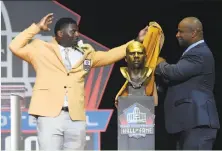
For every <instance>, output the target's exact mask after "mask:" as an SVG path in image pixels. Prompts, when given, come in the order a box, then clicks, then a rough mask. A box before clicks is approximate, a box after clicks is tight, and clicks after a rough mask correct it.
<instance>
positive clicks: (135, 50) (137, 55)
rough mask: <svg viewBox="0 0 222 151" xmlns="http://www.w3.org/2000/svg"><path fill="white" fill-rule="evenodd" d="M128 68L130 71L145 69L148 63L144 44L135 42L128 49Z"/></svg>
mask: <svg viewBox="0 0 222 151" xmlns="http://www.w3.org/2000/svg"><path fill="white" fill-rule="evenodd" d="M125 60H126V62H127V64H128V68H130V69H132V70H133V69H143V68H144V67H145V61H146V51H145V47H144V46H143V44H142V43H140V42H138V41H134V42H132V43H130V44H129V45H128V46H127V48H126V58H125Z"/></svg>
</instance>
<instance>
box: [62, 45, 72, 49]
mask: <svg viewBox="0 0 222 151" xmlns="http://www.w3.org/2000/svg"><path fill="white" fill-rule="evenodd" d="M59 48H60V50H65V49H69V50H74V49H73V48H72V47H63V46H61V45H59Z"/></svg>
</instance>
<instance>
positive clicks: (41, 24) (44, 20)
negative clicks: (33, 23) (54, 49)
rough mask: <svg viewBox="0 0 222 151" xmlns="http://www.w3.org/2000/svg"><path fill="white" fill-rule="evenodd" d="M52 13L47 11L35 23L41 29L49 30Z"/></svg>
mask: <svg viewBox="0 0 222 151" xmlns="http://www.w3.org/2000/svg"><path fill="white" fill-rule="evenodd" d="M52 19H53V13H49V14H48V15H46V16H45V17H43V18H42V19H41V20H40V22H39V23H38V24H37V26H39V28H40V29H41V30H42V31H50V28H49V27H48V26H49V25H50V24H51V23H52Z"/></svg>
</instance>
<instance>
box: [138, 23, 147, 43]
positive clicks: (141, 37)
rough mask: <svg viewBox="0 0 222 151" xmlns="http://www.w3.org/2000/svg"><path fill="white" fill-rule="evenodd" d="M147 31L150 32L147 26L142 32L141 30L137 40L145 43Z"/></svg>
mask: <svg viewBox="0 0 222 151" xmlns="http://www.w3.org/2000/svg"><path fill="white" fill-rule="evenodd" d="M147 30H148V26H146V27H145V28H143V29H142V30H140V32H139V34H138V37H137V40H138V41H139V42H143V40H144V38H145V35H146V32H147Z"/></svg>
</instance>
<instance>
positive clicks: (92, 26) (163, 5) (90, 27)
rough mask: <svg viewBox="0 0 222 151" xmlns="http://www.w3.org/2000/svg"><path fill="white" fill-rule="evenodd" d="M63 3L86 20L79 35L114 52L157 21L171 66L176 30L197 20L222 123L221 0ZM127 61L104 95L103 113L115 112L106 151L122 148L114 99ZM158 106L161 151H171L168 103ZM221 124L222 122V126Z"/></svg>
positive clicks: (174, 58)
mask: <svg viewBox="0 0 222 151" xmlns="http://www.w3.org/2000/svg"><path fill="white" fill-rule="evenodd" d="M59 2H60V3H61V4H63V5H65V6H66V7H68V8H70V9H71V10H73V11H75V12H76V13H78V14H79V15H80V16H81V20H80V25H79V26H80V32H81V33H83V34H84V35H87V36H88V37H90V38H92V39H94V40H95V41H97V42H99V43H101V44H103V45H105V46H107V47H109V48H113V47H115V46H118V45H121V44H123V43H125V42H127V41H129V40H131V39H134V38H135V37H136V36H137V34H138V32H139V31H140V29H142V28H144V27H145V26H146V25H147V24H148V23H149V22H150V21H156V22H158V23H159V24H160V25H161V27H162V29H163V31H164V34H165V43H164V46H163V49H162V52H161V56H162V57H164V58H166V59H167V61H168V62H170V63H176V62H177V60H178V59H179V57H180V55H181V53H182V51H180V49H179V47H178V43H177V40H176V37H175V35H176V32H177V25H178V23H179V21H180V20H181V19H183V18H184V17H188V16H195V17H198V18H199V19H200V20H201V22H202V23H203V26H204V35H205V41H206V43H207V44H208V45H209V47H210V48H211V50H212V52H213V54H214V57H215V61H216V84H215V98H216V103H217V108H218V112H219V116H220V121H222V119H221V117H222V114H221V112H222V102H221V100H222V93H221V90H222V89H221V88H222V77H221V76H222V72H221V65H222V57H221V54H222V53H221V51H222V44H221V33H222V32H221V27H222V2H220V0H192V1H191V0H181V1H172V0H169V1H167V0H152V1H151V0H144V1H142V0H134V1H133V0H132V1H131V2H130V1H129V0H128V1H120V0H119V1H118V0H110V1H107V0H94V1H91V0H75V1H69V2H68V1H64V0H59ZM125 65H126V64H125V62H124V60H122V61H120V62H117V63H116V64H115V66H114V68H113V71H112V74H111V77H110V79H109V82H108V85H107V88H106V90H105V93H104V96H103V98H102V102H101V104H100V109H110V108H112V109H114V113H113V115H112V118H111V121H110V124H109V126H108V129H107V131H106V132H105V133H102V134H101V135H102V136H101V141H102V145H101V149H104V150H112V149H117V112H116V109H115V107H114V98H115V96H116V94H117V92H118V91H119V89H120V88H121V86H122V85H123V83H124V82H125V80H124V78H123V77H122V75H121V73H120V71H119V68H120V67H121V66H125ZM159 102H160V103H159V106H158V107H156V149H171V146H172V145H173V144H171V142H170V141H171V140H170V139H168V134H167V133H166V130H165V127H164V114H163V98H162V97H160V98H159ZM220 123H221V125H222V122H220ZM220 142H222V132H221V131H219V132H218V137H217V140H216V143H215V145H214V149H222V143H220Z"/></svg>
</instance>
